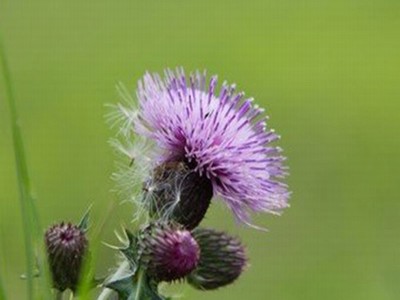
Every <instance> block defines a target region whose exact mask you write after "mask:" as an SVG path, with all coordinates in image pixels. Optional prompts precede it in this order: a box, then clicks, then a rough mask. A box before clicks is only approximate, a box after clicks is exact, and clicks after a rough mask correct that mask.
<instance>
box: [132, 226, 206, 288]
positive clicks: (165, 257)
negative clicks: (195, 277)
mask: <svg viewBox="0 0 400 300" xmlns="http://www.w3.org/2000/svg"><path fill="white" fill-rule="evenodd" d="M139 251H140V260H141V263H142V265H143V266H144V267H145V268H146V271H147V274H148V275H149V276H150V277H151V278H152V279H154V280H156V281H158V282H160V281H174V280H178V279H181V278H183V277H185V276H186V275H187V274H189V273H190V272H192V271H193V270H194V268H195V267H196V266H197V263H198V261H199V257H200V250H199V246H198V244H197V242H196V240H195V239H194V238H193V236H192V235H191V233H190V232H189V231H187V230H185V229H182V228H180V227H178V226H174V225H168V224H161V223H156V224H152V225H149V226H148V227H146V228H145V229H144V230H142V232H141V234H140V236H139Z"/></svg>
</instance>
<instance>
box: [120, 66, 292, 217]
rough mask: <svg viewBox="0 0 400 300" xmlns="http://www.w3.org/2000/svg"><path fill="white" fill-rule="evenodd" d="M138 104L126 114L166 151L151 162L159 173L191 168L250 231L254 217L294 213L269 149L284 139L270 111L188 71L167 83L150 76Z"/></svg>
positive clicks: (282, 172)
mask: <svg viewBox="0 0 400 300" xmlns="http://www.w3.org/2000/svg"><path fill="white" fill-rule="evenodd" d="M137 97H138V100H139V105H138V106H139V107H138V110H137V111H131V113H129V114H127V113H126V111H124V112H123V114H125V115H126V118H127V119H128V120H127V121H125V123H129V124H133V128H134V131H135V132H136V133H137V134H139V135H142V136H144V137H147V138H148V139H150V140H152V141H153V142H154V143H155V144H156V145H157V146H158V148H160V149H161V150H162V152H161V154H159V155H158V156H157V157H153V158H152V159H155V160H156V161H157V163H158V165H162V164H163V163H167V162H171V161H172V162H174V161H175V162H179V161H183V162H185V163H187V164H188V165H190V166H191V167H192V168H193V170H194V171H195V172H198V174H199V175H200V176H206V177H207V178H208V179H209V180H210V181H211V183H212V188H213V194H214V196H219V197H220V198H222V199H223V200H224V201H225V203H226V204H227V205H228V206H229V208H230V209H231V210H232V211H233V213H234V214H235V216H236V217H237V218H238V219H239V220H241V221H243V222H246V223H248V221H249V217H250V215H249V213H250V212H251V211H253V212H260V211H264V212H269V213H273V214H279V213H280V212H281V210H282V209H283V208H285V207H287V206H288V203H287V200H288V198H289V192H288V191H287V186H286V185H285V184H284V183H282V182H281V181H280V180H281V179H282V178H284V177H285V176H286V175H287V173H286V168H285V167H284V166H283V165H282V162H283V161H284V159H285V158H284V157H283V156H281V155H280V152H281V149H280V148H279V147H276V146H273V145H270V144H271V143H272V142H274V141H276V140H277V139H278V138H279V136H278V135H277V134H275V133H274V131H273V130H271V129H267V125H266V117H263V116H262V115H263V109H261V108H259V107H258V106H257V105H253V103H252V102H253V99H252V98H244V93H242V92H240V93H236V92H235V85H228V84H227V83H223V85H222V87H221V88H220V90H219V92H217V77H216V76H212V77H211V79H210V81H209V83H208V84H206V75H205V73H200V72H196V73H195V74H194V75H191V76H190V77H189V78H188V79H187V78H186V76H185V75H184V71H183V70H181V69H179V70H177V72H176V73H174V72H172V71H170V70H167V71H166V72H165V78H164V79H161V77H160V76H159V75H158V74H153V75H151V74H149V73H147V74H145V76H144V78H143V80H142V81H139V87H138V90H137ZM127 109H128V110H129V108H125V107H124V110H127Z"/></svg>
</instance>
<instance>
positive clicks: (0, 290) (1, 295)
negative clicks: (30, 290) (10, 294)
mask: <svg viewBox="0 0 400 300" xmlns="http://www.w3.org/2000/svg"><path fill="white" fill-rule="evenodd" d="M6 299H7V298H6V291H5V290H4V286H3V280H2V278H1V275H0V300H6Z"/></svg>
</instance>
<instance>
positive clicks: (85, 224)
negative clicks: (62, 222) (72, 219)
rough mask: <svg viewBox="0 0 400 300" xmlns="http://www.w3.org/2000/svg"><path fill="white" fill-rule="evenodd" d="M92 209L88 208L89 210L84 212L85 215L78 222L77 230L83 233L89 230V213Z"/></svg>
mask: <svg viewBox="0 0 400 300" xmlns="http://www.w3.org/2000/svg"><path fill="white" fill-rule="evenodd" d="M91 209H92V206H89V208H88V209H87V210H86V212H85V214H84V215H83V217H82V219H81V220H80V221H79V224H78V228H79V229H80V230H82V231H83V232H86V231H87V230H88V229H89V217H90V211H91Z"/></svg>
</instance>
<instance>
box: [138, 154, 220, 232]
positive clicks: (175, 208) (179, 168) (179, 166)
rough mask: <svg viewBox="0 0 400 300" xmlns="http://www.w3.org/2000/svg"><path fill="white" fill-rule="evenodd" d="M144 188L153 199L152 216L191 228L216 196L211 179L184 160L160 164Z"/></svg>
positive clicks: (198, 221)
mask: <svg viewBox="0 0 400 300" xmlns="http://www.w3.org/2000/svg"><path fill="white" fill-rule="evenodd" d="M144 189H145V191H146V196H150V199H151V201H150V205H149V206H150V207H149V209H150V215H153V216H156V217H157V218H163V217H167V220H172V221H175V222H177V223H179V224H181V225H183V226H184V227H185V228H186V229H189V230H191V229H193V228H195V227H196V226H197V225H198V224H199V223H200V222H201V220H203V218H204V215H205V214H206V212H207V209H208V207H209V205H210V202H211V198H212V196H213V187H212V183H211V181H210V180H209V179H208V178H207V177H206V176H205V175H203V176H200V174H199V173H198V172H195V171H194V170H193V169H192V168H190V167H189V165H188V164H187V163H184V162H168V163H164V164H163V165H161V166H159V167H157V168H156V169H155V170H154V172H153V178H152V179H151V180H150V181H149V182H148V183H147V184H145V187H144Z"/></svg>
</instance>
